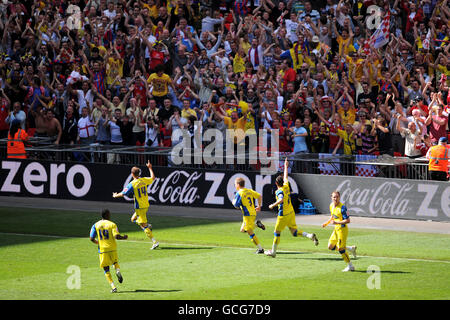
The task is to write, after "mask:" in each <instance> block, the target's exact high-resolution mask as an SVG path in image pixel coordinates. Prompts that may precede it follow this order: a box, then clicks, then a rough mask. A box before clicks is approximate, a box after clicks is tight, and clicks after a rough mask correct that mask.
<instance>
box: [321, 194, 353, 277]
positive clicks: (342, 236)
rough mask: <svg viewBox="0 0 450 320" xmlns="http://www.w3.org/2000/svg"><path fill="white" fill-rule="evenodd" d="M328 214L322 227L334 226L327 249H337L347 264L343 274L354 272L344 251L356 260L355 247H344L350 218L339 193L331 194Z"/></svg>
mask: <svg viewBox="0 0 450 320" xmlns="http://www.w3.org/2000/svg"><path fill="white" fill-rule="evenodd" d="M330 213H331V217H330V219H329V220H328V221H327V222H325V223H324V224H323V225H322V227H323V228H325V227H326V226H327V225H328V224H330V223H331V224H334V230H333V233H332V234H331V237H330V239H329V240H328V249H330V250H336V247H337V250H338V251H339V253H340V254H341V255H342V259H344V261H345V262H346V263H347V267H346V268H345V269H344V270H342V271H343V272H347V271H355V267H354V266H353V265H352V263H351V261H350V257H349V255H348V253H347V251H346V250H348V251H350V252H351V253H352V254H353V257H354V258H356V246H349V247H347V246H346V244H347V236H348V227H347V224H348V223H350V217H349V215H348V213H347V207H346V206H345V205H344V204H343V203H342V202H341V194H340V193H339V191H334V192H332V193H331V203H330Z"/></svg>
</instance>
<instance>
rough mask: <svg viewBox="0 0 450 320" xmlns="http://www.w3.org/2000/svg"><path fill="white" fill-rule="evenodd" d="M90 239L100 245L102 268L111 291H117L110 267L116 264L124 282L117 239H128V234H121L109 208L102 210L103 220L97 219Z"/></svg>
mask: <svg viewBox="0 0 450 320" xmlns="http://www.w3.org/2000/svg"><path fill="white" fill-rule="evenodd" d="M89 239H90V240H91V241H92V242H93V243H95V244H97V245H98V254H99V259H100V268H103V270H104V271H105V277H106V280H108V282H109V284H110V285H111V292H113V293H114V292H117V288H116V286H115V285H114V282H113V279H112V276H111V272H110V271H109V267H110V266H111V265H113V266H114V269H115V270H116V276H117V279H118V280H119V283H122V281H123V277H122V274H121V273H120V266H119V259H118V255H117V244H116V240H126V239H128V236H127V235H123V236H122V235H121V234H120V233H119V229H118V228H117V225H116V224H115V223H114V222H112V221H111V213H110V212H109V210H108V209H103V210H102V220H100V221H97V222H96V223H95V224H94V225H93V226H92V228H91V232H90V235H89Z"/></svg>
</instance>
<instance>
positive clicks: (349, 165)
mask: <svg viewBox="0 0 450 320" xmlns="http://www.w3.org/2000/svg"><path fill="white" fill-rule="evenodd" d="M31 144H32V146H31V147H27V148H26V150H27V157H28V159H30V160H39V161H41V160H44V161H45V160H53V161H65V162H91V163H99V164H126V165H130V164H133V165H137V166H144V165H145V163H146V162H147V161H148V160H150V162H151V163H152V164H154V165H155V166H169V167H180V168H186V169H215V170H234V171H239V172H248V171H251V172H255V171H261V170H263V169H264V168H268V167H269V166H274V168H275V171H282V168H283V162H284V159H285V158H286V157H288V159H289V160H290V172H291V173H307V174H321V175H345V176H361V177H383V178H392V179H414V180H428V179H429V178H428V177H429V174H428V162H427V161H426V159H424V158H419V159H410V158H407V157H390V156H386V155H384V156H368V155H354V156H347V155H332V154H326V153H301V154H292V153H283V152H280V153H270V152H269V153H267V152H262V151H252V152H249V151H247V152H244V153H239V154H238V155H236V154H234V153H233V152H228V151H224V152H223V154H221V155H214V154H212V155H211V154H206V153H205V152H202V151H201V150H200V151H199V150H195V149H192V150H190V149H182V150H181V151H177V153H174V152H173V151H174V150H172V148H163V147H157V148H151V147H147V146H123V145H122V146H121V145H102V144H98V143H93V144H90V145H79V144H77V145H64V144H60V145H54V144H52V143H51V142H50V141H49V140H48V139H46V138H31ZM6 146H7V139H0V157H1V159H6V158H7V151H6ZM269 160H270V161H271V162H269Z"/></svg>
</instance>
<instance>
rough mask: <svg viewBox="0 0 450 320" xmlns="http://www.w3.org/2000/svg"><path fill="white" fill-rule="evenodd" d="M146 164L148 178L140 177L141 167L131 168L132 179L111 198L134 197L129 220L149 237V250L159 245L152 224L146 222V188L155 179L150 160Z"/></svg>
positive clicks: (147, 205) (147, 203)
mask: <svg viewBox="0 0 450 320" xmlns="http://www.w3.org/2000/svg"><path fill="white" fill-rule="evenodd" d="M146 166H147V168H148V170H149V171H150V178H148V177H142V178H141V169H139V168H138V167H133V168H131V175H132V176H133V180H132V181H131V182H130V183H129V184H128V185H127V186H126V187H125V189H123V191H122V192H114V193H113V198H121V197H123V196H127V197H129V198H131V197H134V209H135V212H134V214H133V216H132V217H131V222H133V223H137V224H138V225H139V226H140V227H141V228H142V230H143V231H144V232H145V234H146V235H147V237H148V238H149V239H151V241H152V243H153V245H152V248H151V250H153V249H156V248H158V247H159V242H157V241H156V240H155V238H154V237H153V232H152V226H151V224H149V223H148V222H147V211H148V207H149V206H150V204H149V202H148V194H147V188H148V186H150V185H151V184H152V183H153V181H154V180H155V173H154V172H153V169H152V164H151V163H150V161H148V162H147V164H146Z"/></svg>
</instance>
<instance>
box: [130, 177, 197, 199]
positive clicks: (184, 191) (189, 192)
mask: <svg viewBox="0 0 450 320" xmlns="http://www.w3.org/2000/svg"><path fill="white" fill-rule="evenodd" d="M201 176H202V173H200V172H196V171H194V172H192V173H188V172H186V171H183V170H175V171H173V172H171V173H170V174H169V175H168V176H167V177H165V178H155V181H153V183H152V184H151V185H150V186H149V187H148V190H147V193H148V200H149V201H150V202H160V203H171V204H174V203H179V204H193V203H194V202H195V201H196V200H197V199H199V198H200V195H198V194H197V192H198V187H196V186H195V182H196V181H197V180H198V179H200V177H201ZM132 178H133V177H132V175H131V174H130V175H129V176H128V178H127V179H126V180H125V183H124V185H123V187H124V188H125V187H126V186H127V185H128V184H129V183H130V181H131V179H132ZM125 199H126V200H128V201H130V200H133V199H131V198H129V197H125ZM156 199H158V200H156Z"/></svg>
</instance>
